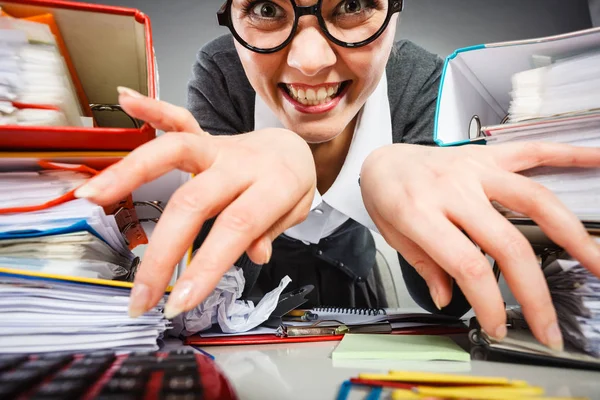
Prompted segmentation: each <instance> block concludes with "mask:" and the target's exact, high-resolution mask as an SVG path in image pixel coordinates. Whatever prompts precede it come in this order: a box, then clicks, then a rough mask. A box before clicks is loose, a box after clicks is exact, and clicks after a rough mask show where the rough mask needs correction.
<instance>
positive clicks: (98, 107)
mask: <svg viewBox="0 0 600 400" xmlns="http://www.w3.org/2000/svg"><path fill="white" fill-rule="evenodd" d="M90 109H91V110H92V111H100V112H102V111H109V112H122V113H123V114H125V115H127V117H129V119H130V120H131V122H132V123H133V126H134V127H135V128H136V129H140V128H141V127H142V125H141V124H140V121H138V120H137V119H135V118H133V117H132V116H131V115H129V114H127V113H126V112H125V111H124V110H123V107H121V106H120V105H118V104H90Z"/></svg>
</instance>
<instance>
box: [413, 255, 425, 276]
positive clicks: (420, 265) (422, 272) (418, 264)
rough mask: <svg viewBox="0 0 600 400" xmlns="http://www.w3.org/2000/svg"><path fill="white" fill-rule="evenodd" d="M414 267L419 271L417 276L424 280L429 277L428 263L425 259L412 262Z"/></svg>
mask: <svg viewBox="0 0 600 400" xmlns="http://www.w3.org/2000/svg"><path fill="white" fill-rule="evenodd" d="M412 266H413V268H414V269H415V271H417V274H419V276H421V277H422V278H423V279H425V278H426V276H427V263H426V261H425V260H424V259H422V258H419V259H417V260H415V261H413V262H412Z"/></svg>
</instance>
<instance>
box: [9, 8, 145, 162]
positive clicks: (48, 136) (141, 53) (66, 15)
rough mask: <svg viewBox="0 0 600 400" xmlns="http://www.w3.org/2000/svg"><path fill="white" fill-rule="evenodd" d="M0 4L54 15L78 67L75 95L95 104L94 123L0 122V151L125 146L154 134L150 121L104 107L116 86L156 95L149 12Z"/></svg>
mask: <svg viewBox="0 0 600 400" xmlns="http://www.w3.org/2000/svg"><path fill="white" fill-rule="evenodd" d="M0 8H2V10H3V11H5V12H6V13H8V14H9V15H11V16H13V17H15V18H31V17H36V16H40V15H44V14H52V15H53V17H54V20H55V21H56V24H57V26H58V29H59V30H60V40H58V41H59V43H63V44H64V46H65V47H66V49H67V51H68V55H67V56H66V57H65V59H66V61H67V64H69V63H72V65H73V66H74V68H75V70H76V72H77V74H76V76H73V80H74V84H75V86H76V87H78V88H79V87H81V88H83V91H84V93H83V94H82V93H80V91H79V90H78V92H79V97H80V100H83V99H85V98H87V101H89V103H90V104H92V105H95V106H96V107H92V109H93V110H95V111H94V117H95V120H96V126H95V127H93V128H83V127H21V126H1V127H0V151H8V150H10V151H15V150H17V151H40V150H48V151H60V150H77V151H86V150H88V151H90V150H108V151H111V150H114V151H128V150H133V149H134V148H136V147H138V146H140V145H141V144H143V143H145V142H148V141H149V140H151V139H153V138H154V137H155V136H156V130H155V129H154V128H153V127H152V126H150V125H149V124H146V123H141V124H136V121H133V120H131V119H130V118H129V117H128V116H126V115H124V113H122V112H119V111H107V109H111V108H112V109H114V106H115V105H117V104H118V93H117V86H126V87H130V88H132V89H135V90H137V91H138V92H140V93H142V94H144V95H147V96H149V97H151V98H156V67H155V65H156V62H155V54H154V48H153V44H152V28H151V24H150V19H149V18H148V16H146V15H145V14H144V13H142V12H141V11H139V10H135V9H130V8H123V7H111V6H102V5H95V4H86V3H80V2H72V1H62V0H0ZM57 37H58V36H57ZM77 77H78V78H77ZM78 81H80V82H78ZM79 83H80V85H79ZM88 106H89V105H88Z"/></svg>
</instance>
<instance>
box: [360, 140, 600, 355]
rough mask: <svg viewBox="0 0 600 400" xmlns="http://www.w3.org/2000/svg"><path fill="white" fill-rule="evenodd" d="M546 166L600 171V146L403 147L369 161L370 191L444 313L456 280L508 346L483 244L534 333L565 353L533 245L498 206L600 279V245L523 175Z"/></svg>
mask: <svg viewBox="0 0 600 400" xmlns="http://www.w3.org/2000/svg"><path fill="white" fill-rule="evenodd" d="M539 166H555V167H600V149H596V148H577V147H572V146H567V145H559V144H552V143H525V144H523V143H519V144H504V145H495V146H477V145H473V146H464V147H455V148H435V147H425V146H417V145H406V144H395V145H390V146H386V147H383V148H381V149H378V150H376V151H375V152H373V153H372V154H371V155H370V156H369V157H368V158H367V160H366V161H365V163H364V164H363V168H362V172H361V189H362V195H363V199H364V202H365V206H366V208H367V210H368V212H369V214H370V215H371V217H372V219H373V221H374V222H375V224H376V226H377V227H378V229H379V231H380V233H381V234H382V235H383V237H384V238H385V239H386V241H387V242H388V243H389V244H390V245H391V246H392V247H394V248H395V249H396V250H397V251H398V252H400V253H401V254H402V255H403V256H404V258H406V260H407V261H408V262H409V263H410V264H411V265H412V266H413V267H414V268H415V269H416V271H417V272H418V273H419V274H420V275H421V276H422V277H423V278H424V280H425V281H426V282H427V285H428V286H429V290H430V293H431V296H432V299H433V300H434V302H435V304H436V305H437V306H438V308H441V307H444V306H446V305H448V304H449V302H450V300H451V297H452V291H451V278H454V280H455V281H456V283H457V284H458V285H459V286H460V288H461V289H462V291H463V293H464V294H465V296H466V298H467V299H468V300H469V303H470V304H471V305H472V306H473V308H474V310H475V313H476V315H477V318H478V320H479V322H480V324H481V326H482V328H483V329H484V330H485V331H486V332H487V333H489V334H491V335H492V336H494V337H496V338H498V339H502V338H504V336H505V335H506V312H505V309H504V303H503V300H502V296H501V294H500V290H499V288H498V285H497V282H496V279H495V277H494V274H493V272H492V268H491V266H490V264H489V262H488V261H487V259H486V258H485V256H484V255H483V254H482V253H481V251H480V250H479V249H477V247H476V246H475V244H474V243H473V242H471V240H473V241H474V242H475V243H476V244H477V245H479V246H480V247H481V249H483V250H484V251H485V252H486V253H487V254H489V255H490V256H491V257H492V258H494V259H495V260H496V261H497V262H498V264H499V266H500V268H501V270H502V272H503V274H504V277H505V279H506V281H507V283H508V285H509V286H510V288H511V290H512V292H513V294H514V295H515V297H516V299H517V300H518V301H519V303H520V304H521V306H522V309H523V312H524V314H525V317H526V319H527V321H528V323H529V325H530V327H531V329H532V331H533V333H534V335H535V336H536V337H537V338H538V340H540V341H541V342H542V343H544V344H546V345H548V346H550V347H552V348H555V349H558V348H562V336H561V334H560V330H559V328H558V325H557V318H556V312H555V310H554V307H553V305H552V301H551V298H550V293H549V290H548V287H547V284H546V281H545V279H544V276H543V274H542V271H541V269H540V266H539V263H538V261H537V259H536V256H535V254H534V252H533V250H532V247H531V245H530V244H529V243H528V241H527V240H526V238H525V237H524V236H523V235H522V234H521V233H520V232H519V231H518V230H517V228H515V227H514V226H513V225H512V224H511V223H510V222H509V221H508V220H507V219H506V218H504V217H503V216H502V215H501V214H500V213H499V212H498V211H496V209H494V207H493V206H492V204H491V201H492V200H495V201H497V202H498V203H500V204H502V205H503V206H505V207H507V208H509V209H511V210H513V211H516V212H518V213H521V214H525V215H528V216H529V217H531V218H532V219H533V220H534V221H535V222H536V223H537V224H538V225H539V226H540V228H541V229H542V230H543V231H544V232H545V234H546V235H547V236H548V237H549V238H550V239H551V240H552V241H554V242H555V243H556V244H558V245H559V246H561V247H563V248H564V249H565V250H566V251H567V252H569V253H570V254H571V256H573V257H574V258H575V259H577V260H578V261H579V262H581V263H582V264H583V265H584V266H585V267H587V268H588V269H589V270H590V271H592V272H593V273H595V274H596V275H600V247H599V246H598V245H597V244H596V243H595V242H594V240H593V239H592V238H591V237H590V236H589V235H588V233H587V232H586V230H585V228H584V227H583V225H582V224H581V222H580V221H579V220H578V218H577V217H576V216H575V215H574V214H573V213H572V212H570V211H569V210H568V209H567V208H566V207H565V206H564V205H563V204H562V203H561V202H560V201H559V200H558V199H557V198H556V197H555V196H554V194H553V193H551V192H550V191H549V190H548V189H546V188H544V187H543V186H541V185H540V184H538V183H536V182H534V181H533V180H531V179H528V178H526V177H524V176H522V175H520V174H518V173H517V172H519V171H524V170H527V169H530V168H534V167H539ZM461 231H464V232H466V234H467V235H469V237H470V239H471V240H469V238H467V236H465V234H463V232H461Z"/></svg>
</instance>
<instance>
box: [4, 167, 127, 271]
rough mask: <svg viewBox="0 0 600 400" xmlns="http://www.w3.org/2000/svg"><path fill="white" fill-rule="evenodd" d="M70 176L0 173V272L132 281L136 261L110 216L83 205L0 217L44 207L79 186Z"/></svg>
mask: <svg viewBox="0 0 600 400" xmlns="http://www.w3.org/2000/svg"><path fill="white" fill-rule="evenodd" d="M88 178H89V174H85V173H80V172H73V171H51V170H46V171H40V172H7V173H0V187H2V188H7V190H3V191H2V192H1V193H0V267H4V268H12V269H19V270H28V271H36V272H44V273H55V274H62V275H69V276H79V277H87V278H99V279H111V280H112V279H118V280H132V279H133V274H134V272H135V265H136V257H135V255H134V254H133V253H132V252H131V250H130V249H129V247H128V244H127V243H126V241H125V238H124V237H123V235H122V234H121V232H120V230H119V227H118V225H117V222H116V219H115V216H114V215H107V214H106V213H105V211H104V209H103V208H102V207H100V206H98V205H96V204H93V203H91V202H89V201H87V200H83V199H77V200H71V201H66V202H64V203H62V204H59V205H56V206H53V207H41V209H39V210H38V211H30V212H12V213H2V212H1V211H2V210H7V209H8V210H15V209H19V207H31V206H36V205H44V204H48V203H49V202H52V201H53V200H56V199H58V198H61V196H64V195H65V194H67V193H69V192H71V191H72V190H74V189H75V188H76V187H77V186H79V185H81V184H82V183H83V182H84V181H85V180H86V179H88Z"/></svg>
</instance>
